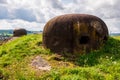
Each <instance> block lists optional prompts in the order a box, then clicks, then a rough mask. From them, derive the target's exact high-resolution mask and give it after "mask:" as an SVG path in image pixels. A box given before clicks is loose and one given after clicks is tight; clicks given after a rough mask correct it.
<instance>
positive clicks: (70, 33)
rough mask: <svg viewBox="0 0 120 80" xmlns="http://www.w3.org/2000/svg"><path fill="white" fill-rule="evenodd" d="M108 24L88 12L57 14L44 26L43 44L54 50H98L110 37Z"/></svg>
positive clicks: (80, 51)
mask: <svg viewBox="0 0 120 80" xmlns="http://www.w3.org/2000/svg"><path fill="white" fill-rule="evenodd" d="M108 36H109V34H108V29H107V26H106V24H105V23H104V22H103V21H102V20H101V19H100V18H98V17H96V16H93V15H88V14H65V15H61V16H57V17H55V18H53V19H51V20H50V21H48V22H47V24H46V25H45V27H44V30H43V46H44V47H45V48H48V49H50V50H51V51H53V52H56V53H59V52H60V53H61V52H68V53H84V52H90V51H91V50H96V49H99V48H100V47H101V45H102V44H104V42H105V41H106V40H107V39H108Z"/></svg>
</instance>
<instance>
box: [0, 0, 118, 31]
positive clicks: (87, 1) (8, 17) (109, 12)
mask: <svg viewBox="0 0 120 80" xmlns="http://www.w3.org/2000/svg"><path fill="white" fill-rule="evenodd" d="M119 3H120V0H0V29H16V28H25V29H27V30H33V31H40V30H43V28H44V25H45V24H46V23H47V22H48V21H49V20H50V19H51V18H53V17H55V16H59V15H63V14H71V13H77V14H91V15H95V16H97V17H99V18H101V19H102V20H103V21H104V22H105V23H106V25H107V27H108V29H109V32H111V33H120V26H119V24H120V5H119Z"/></svg>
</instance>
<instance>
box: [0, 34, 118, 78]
mask: <svg viewBox="0 0 120 80" xmlns="http://www.w3.org/2000/svg"><path fill="white" fill-rule="evenodd" d="M65 54H67V56H62V59H61V60H60V61H57V60H55V58H54V56H55V54H54V53H52V52H50V50H46V49H44V48H43V47H42V35H41V34H32V35H27V36H23V37H20V38H18V39H15V40H13V41H10V42H8V43H6V44H3V45H1V46H0V79H3V80H7V79H9V80H120V67H119V66H120V58H119V57H120V37H114V38H109V39H108V41H107V42H106V43H105V45H103V47H101V48H100V50H95V51H92V52H90V53H87V54H82V55H80V54H79V53H78V55H77V56H75V55H74V54H70V53H65ZM38 55H40V56H42V57H44V58H45V59H46V60H48V62H49V63H50V64H51V66H52V70H51V71H41V70H36V69H34V68H32V67H31V66H30V63H31V61H32V59H34V57H35V56H38Z"/></svg>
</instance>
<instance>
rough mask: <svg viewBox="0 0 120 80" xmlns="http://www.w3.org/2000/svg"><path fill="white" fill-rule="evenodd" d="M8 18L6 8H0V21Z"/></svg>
mask: <svg viewBox="0 0 120 80" xmlns="http://www.w3.org/2000/svg"><path fill="white" fill-rule="evenodd" d="M7 18H9V12H8V10H7V8H6V7H4V6H0V19H7Z"/></svg>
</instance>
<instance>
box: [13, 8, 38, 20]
mask: <svg viewBox="0 0 120 80" xmlns="http://www.w3.org/2000/svg"><path fill="white" fill-rule="evenodd" d="M13 15H14V17H15V18H17V19H23V20H26V21H30V22H32V21H36V17H35V15H34V14H33V11H32V10H29V9H23V8H20V9H16V10H15V12H14V14H13Z"/></svg>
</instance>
